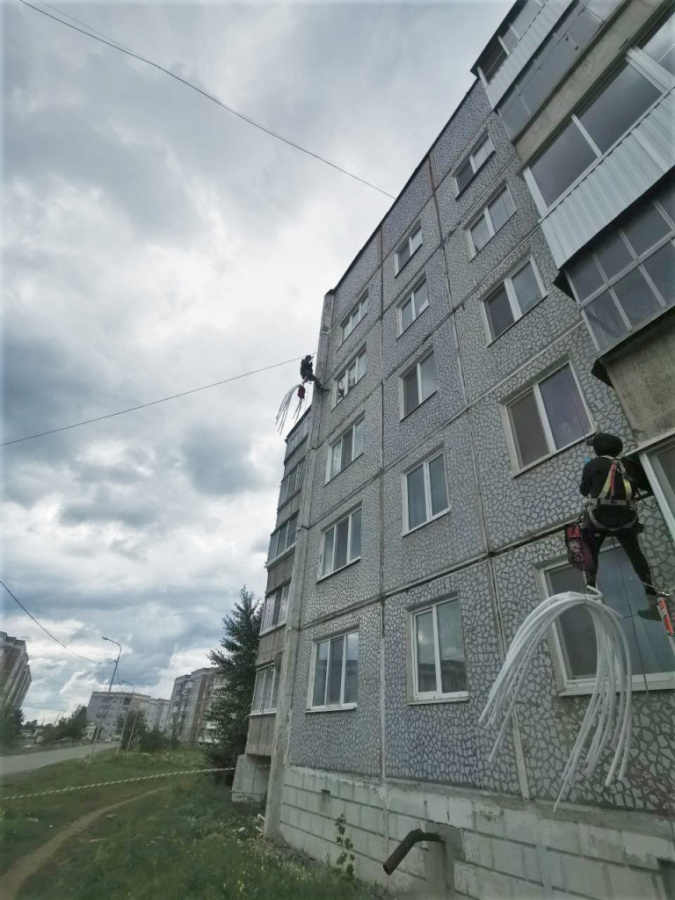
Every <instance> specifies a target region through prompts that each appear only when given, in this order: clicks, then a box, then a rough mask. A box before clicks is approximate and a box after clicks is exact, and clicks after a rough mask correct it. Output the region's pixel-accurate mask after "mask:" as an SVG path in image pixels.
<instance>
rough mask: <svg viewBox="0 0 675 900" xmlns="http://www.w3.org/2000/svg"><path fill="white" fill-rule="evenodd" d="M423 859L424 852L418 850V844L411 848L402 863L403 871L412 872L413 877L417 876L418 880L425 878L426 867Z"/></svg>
mask: <svg viewBox="0 0 675 900" xmlns="http://www.w3.org/2000/svg"><path fill="white" fill-rule="evenodd" d="M424 857H425V851H424V850H422V849H420V846H419V844H418V845H417V846H416V847H413V848H412V850H411V851H410V853H409V854H408V855H407V856H406V858H405V860H404V861H403V866H404V867H405V871H406V872H412V874H413V875H417V876H418V877H419V878H426V876H427V867H426V862H425V859H424Z"/></svg>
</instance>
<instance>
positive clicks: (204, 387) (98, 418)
mask: <svg viewBox="0 0 675 900" xmlns="http://www.w3.org/2000/svg"><path fill="white" fill-rule="evenodd" d="M21 2H22V3H24V2H25V0H21ZM28 5H29V6H30V4H28ZM295 361H296V358H295V357H294V358H293V359H287V360H285V362H280V363H274V365H272V366H264V367H263V368H262V369H254V370H253V371H252V372H242V374H241V375H233V376H232V378H224V379H223V380H222V381H214V382H213V383H212V384H203V385H202V386H201V387H196V388H192V389H191V390H189V391H181V393H180V394H172V395H171V396H170V397H162V398H161V399H159V400H151V401H150V402H149V403H140V404H139V405H138V406H130V407H129V408H128V409H120V410H118V411H117V412H113V413H107V414H106V415H105V416H96V418H94V419H85V420H84V421H83V422H74V423H73V424H72V425H62V426H61V427H60V428H50V429H49V431H40V432H39V433H38V434H29V435H27V436H26V437H22V438H15V439H14V440H13V441H5V443H4V444H0V447H9V445H10V444H20V443H22V442H23V441H32V440H35V438H39V437H45V435H48V434H57V433H58V432H59V431H68V430H69V429H71V428H80V427H81V426H82V425H91V424H92V422H102V421H103V419H114V418H115V416H123V415H124V414H125V413H130V412H136V411H137V410H139V409H145V408H146V407H148V406H157V404H158V403H166V402H167V400H176V399H178V398H179V397H187V396H188V394H196V393H197V392H198V391H206V390H208V389H209V388H214V387H220V385H222V384H228V383H229V382H230V381H238V380H239V379H240V378H247V377H248V376H249V375H257V374H258V372H267V371H268V370H269V369H278V368H279V367H280V366H287V365H288V364H289V363H292V362H295Z"/></svg>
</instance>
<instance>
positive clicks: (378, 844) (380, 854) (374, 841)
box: [367, 834, 389, 863]
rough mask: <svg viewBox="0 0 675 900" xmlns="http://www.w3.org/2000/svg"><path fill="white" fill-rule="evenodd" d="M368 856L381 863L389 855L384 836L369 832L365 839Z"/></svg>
mask: <svg viewBox="0 0 675 900" xmlns="http://www.w3.org/2000/svg"><path fill="white" fill-rule="evenodd" d="M367 849H368V856H369V857H370V858H371V859H374V860H376V861H377V862H380V863H383V862H384V861H385V859H386V858H387V857H388V856H389V854H388V853H387V848H386V846H385V842H384V838H383V837H382V836H381V835H379V834H369V835H368V841H367Z"/></svg>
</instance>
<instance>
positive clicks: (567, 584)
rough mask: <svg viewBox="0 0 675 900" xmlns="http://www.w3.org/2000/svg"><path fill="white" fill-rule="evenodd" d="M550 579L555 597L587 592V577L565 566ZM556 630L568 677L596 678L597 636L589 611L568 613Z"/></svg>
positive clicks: (550, 587)
mask: <svg viewBox="0 0 675 900" xmlns="http://www.w3.org/2000/svg"><path fill="white" fill-rule="evenodd" d="M603 561H604V560H603ZM547 579H548V583H549V590H550V593H551V594H560V593H563V592H564V591H577V592H579V593H582V594H583V593H584V592H585V584H584V577H583V575H582V574H581V572H580V571H579V570H578V569H573V568H572V567H571V566H562V567H561V568H559V569H554V570H553V571H551V572H548V573H547ZM556 627H557V630H558V638H559V640H560V646H561V649H562V652H563V660H564V663H565V671H566V672H567V674H568V676H569V677H570V678H584V677H588V676H592V675H594V674H595V667H596V662H597V653H596V644H595V632H594V629H593V622H592V621H591V617H590V616H589V614H588V613H587V612H586V610H584V609H581V608H580V607H575V608H574V609H569V610H567V612H564V613H563V614H562V615H561V616H560V618H559V619H558V622H557V625H556Z"/></svg>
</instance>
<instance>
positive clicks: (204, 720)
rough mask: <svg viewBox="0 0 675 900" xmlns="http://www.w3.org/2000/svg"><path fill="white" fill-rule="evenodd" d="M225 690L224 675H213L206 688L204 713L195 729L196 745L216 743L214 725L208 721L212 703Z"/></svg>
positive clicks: (225, 681)
mask: <svg viewBox="0 0 675 900" xmlns="http://www.w3.org/2000/svg"><path fill="white" fill-rule="evenodd" d="M225 690H227V679H226V678H225V676H224V675H218V674H214V675H213V677H212V678H211V681H210V683H209V686H208V691H207V694H206V700H205V703H204V711H203V713H202V715H201V718H200V721H199V726H198V728H197V743H198V744H213V743H215V741H216V723H215V722H211V721H209V716H210V713H211V711H212V709H213V705H214V703H215V702H216V701H217V700H218V698H219V697H220V696H221V695H222V694H223V692H224V691H225Z"/></svg>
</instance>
